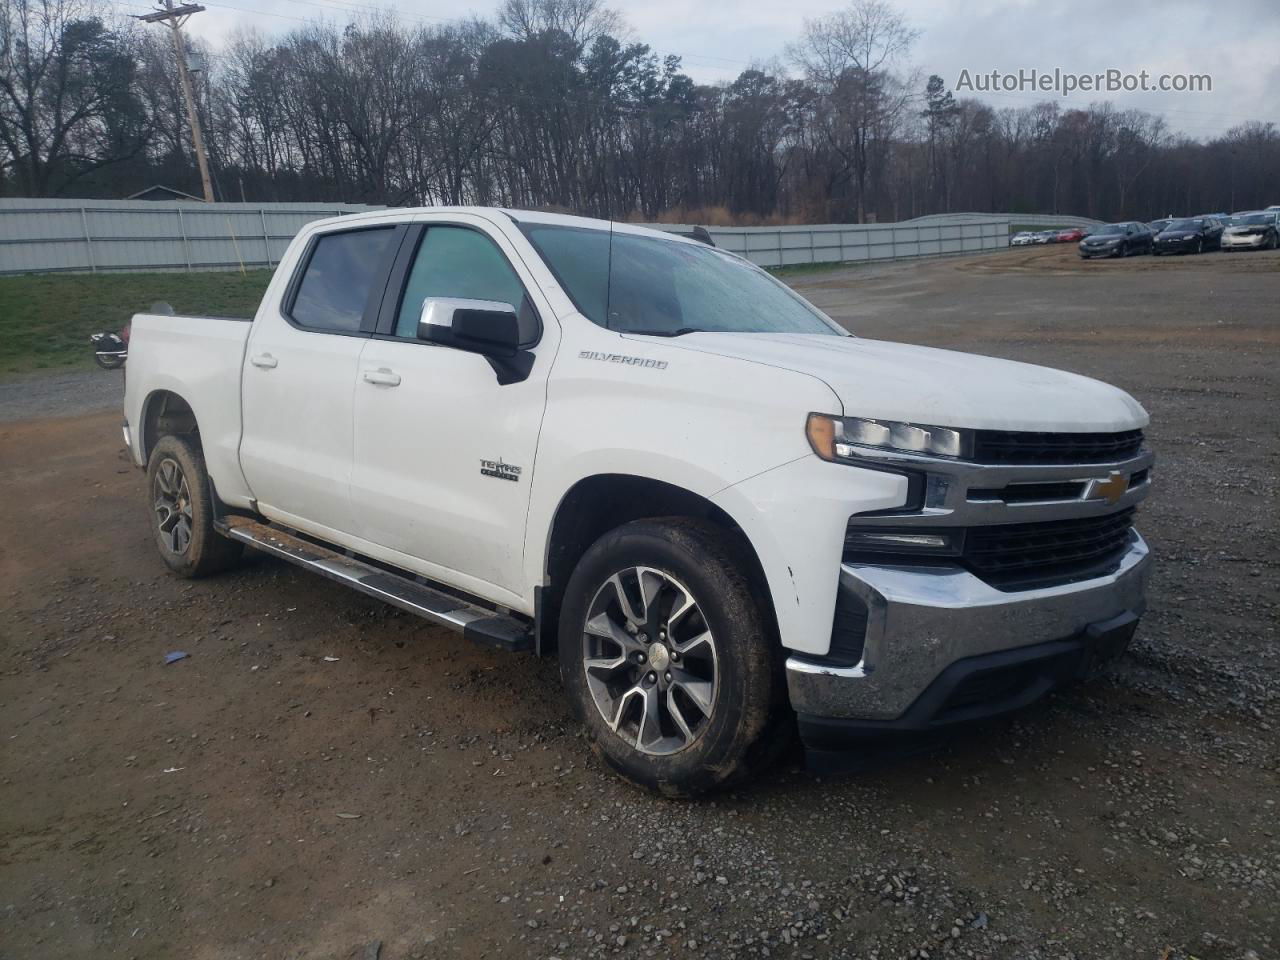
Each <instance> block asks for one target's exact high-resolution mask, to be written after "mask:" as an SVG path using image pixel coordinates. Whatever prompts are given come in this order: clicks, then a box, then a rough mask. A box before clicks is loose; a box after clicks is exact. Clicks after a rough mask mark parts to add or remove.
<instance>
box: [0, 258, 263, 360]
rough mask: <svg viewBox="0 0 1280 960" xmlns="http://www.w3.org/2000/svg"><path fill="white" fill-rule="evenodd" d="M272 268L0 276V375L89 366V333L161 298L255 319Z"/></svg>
mask: <svg viewBox="0 0 1280 960" xmlns="http://www.w3.org/2000/svg"><path fill="white" fill-rule="evenodd" d="M271 274H272V271H270V270H250V271H249V272H248V273H246V274H243V275H242V274H239V273H231V272H219V273H205V272H197V273H112V274H96V275H95V274H81V273H76V274H70V273H68V274H48V273H46V274H27V275H25V276H13V277H0V374H15V373H30V372H32V371H37V370H57V369H67V368H71V367H90V366H92V365H93V355H92V354H91V353H90V351H89V334H91V333H96V332H97V331H99V330H112V331H116V330H119V329H120V328H121V327H123V326H124V324H125V322H126V321H127V320H128V319H129V318H130V317H131V316H133V315H134V314H135V313H145V312H146V311H147V310H149V309H150V308H151V305H152V304H153V303H155V302H156V301H158V300H163V301H165V302H166V303H168V304H170V305H172V307H173V309H174V310H175V311H177V312H178V313H198V314H214V315H217V316H227V317H251V316H253V315H254V313H255V312H256V311H257V309H258V301H260V300H261V299H262V294H263V291H265V290H266V289H267V282H268V281H269V280H270V279H271Z"/></svg>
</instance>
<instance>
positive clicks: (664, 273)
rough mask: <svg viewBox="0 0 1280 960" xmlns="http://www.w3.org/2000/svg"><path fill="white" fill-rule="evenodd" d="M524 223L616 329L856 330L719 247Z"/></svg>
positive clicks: (583, 304)
mask: <svg viewBox="0 0 1280 960" xmlns="http://www.w3.org/2000/svg"><path fill="white" fill-rule="evenodd" d="M520 226H521V229H522V230H523V231H524V234H525V236H527V237H528V238H529V242H530V243H532V244H533V245H534V247H535V248H536V249H537V251H538V253H539V254H541V255H542V258H543V259H544V260H545V261H546V262H547V266H549V267H550V268H551V271H552V272H553V273H554V274H555V275H556V279H557V280H559V281H560V285H561V286H562V287H564V290H565V292H566V293H567V294H569V296H570V297H571V298H572V299H573V302H574V305H575V306H576V307H577V308H578V310H579V312H581V313H582V314H583V316H585V317H586V318H587V319H589V320H591V321H592V322H593V323H596V324H599V325H600V326H602V327H607V328H608V329H610V330H618V331H621V332H624V333H640V334H651V335H654V336H679V335H681V334H684V333H694V332H704V331H705V332H712V333H821V334H829V335H832V336H848V334H847V333H846V332H845V331H844V330H841V329H840V328H838V327H836V326H833V325H832V324H831V323H829V322H828V321H827V320H826V319H825V318H824V317H822V316H821V314H819V313H818V312H817V311H816V310H815V309H814V308H813V307H811V306H809V304H807V303H806V302H805V301H804V300H802V299H801V298H800V297H799V296H797V295H796V294H794V293H792V292H791V290H790V288H788V287H787V286H786V284H784V283H782V282H780V281H778V280H775V279H774V278H773V277H771V276H769V274H767V273H765V272H764V271H763V270H761V269H760V268H759V267H757V266H755V265H754V264H752V263H749V262H747V261H746V260H742V259H740V258H738V257H735V256H732V255H730V254H727V253H724V252H722V251H719V250H716V249H715V248H714V247H708V246H704V245H702V244H695V243H683V242H680V241H677V240H663V239H661V238H658V237H646V236H640V235H637V234H633V233H619V232H611V231H605V230H596V229H589V228H582V227H563V226H557V225H552V224H539V223H527V224H521V225H520Z"/></svg>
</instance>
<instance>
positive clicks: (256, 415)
mask: <svg viewBox="0 0 1280 960" xmlns="http://www.w3.org/2000/svg"><path fill="white" fill-rule="evenodd" d="M406 229H407V228H406V227H405V226H403V225H397V226H375V227H368V228H363V229H357V230H335V231H330V232H326V233H320V234H317V235H316V236H314V237H313V238H312V240H311V242H310V243H309V245H308V247H307V249H306V251H305V252H304V253H303V255H302V257H301V258H300V259H299V261H298V265H297V268H296V270H295V272H294V274H293V276H292V278H291V280H290V283H289V286H288V288H287V290H286V292H285V294H284V296H283V297H282V298H281V299H280V300H279V301H278V302H277V304H276V307H275V309H274V310H271V311H264V312H263V313H262V314H261V315H260V316H259V317H258V319H257V321H256V322H255V323H254V325H253V330H252V332H251V333H250V338H249V346H248V350H247V354H246V357H245V364H244V370H243V373H242V379H241V396H242V419H243V425H242V432H241V438H240V463H241V466H242V468H243V470H244V475H245V479H246V480H248V482H249V487H250V489H251V490H252V491H253V495H254V497H255V498H256V499H257V501H258V506H259V509H260V510H261V511H262V513H263V514H265V515H266V516H268V517H270V518H272V519H275V520H281V521H283V522H285V523H288V524H290V525H291V526H295V527H298V528H299V529H302V530H307V531H309V532H312V533H315V534H317V535H320V536H326V535H329V536H331V535H332V534H334V533H341V534H347V535H350V534H353V533H354V532H355V522H354V518H353V515H352V512H351V498H350V482H351V454H352V439H353V426H352V390H353V387H354V384H355V380H356V369H357V361H358V360H359V357H360V352H361V350H363V349H364V345H365V344H366V343H367V342H368V338H369V335H370V334H371V333H372V331H373V328H374V325H375V323H376V321H377V311H378V306H379V304H380V302H381V297H382V293H383V290H384V289H385V287H386V278H387V275H388V272H389V270H390V267H391V263H392V262H393V260H394V255H395V252H396V250H397V248H398V245H399V242H400V240H401V239H402V237H403V234H404V231H405V230H406Z"/></svg>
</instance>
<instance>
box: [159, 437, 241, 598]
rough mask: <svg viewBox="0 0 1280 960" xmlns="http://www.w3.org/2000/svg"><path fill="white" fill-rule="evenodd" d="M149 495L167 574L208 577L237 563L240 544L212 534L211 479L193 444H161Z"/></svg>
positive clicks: (176, 440)
mask: <svg viewBox="0 0 1280 960" xmlns="http://www.w3.org/2000/svg"><path fill="white" fill-rule="evenodd" d="M147 492H148V495H149V496H150V502H151V530H152V534H153V535H154V537H155V541H156V549H157V550H158V551H159V552H160V559H162V560H163V561H164V562H165V564H166V565H168V567H169V569H170V570H172V571H173V572H174V573H176V574H178V576H180V577H207V576H209V575H210V574H214V573H220V572H221V571H223V570H227V569H229V568H231V567H233V566H235V565H236V563H237V562H239V560H240V556H241V554H242V553H243V552H244V546H243V544H240V543H237V542H236V541H234V540H228V539H227V538H226V537H223V536H222V535H220V534H219V533H218V532H217V531H216V530H214V528H213V504H212V502H211V500H210V493H209V474H208V472H207V471H206V469H205V465H204V454H202V453H201V452H200V447H199V445H198V444H197V443H196V442H195V441H194V440H192V439H191V438H190V437H187V436H178V435H176V434H170V435H169V436H166V437H161V438H160V440H159V442H158V443H156V445H155V448H154V449H153V450H152V451H151V456H150V457H149V458H148V459H147Z"/></svg>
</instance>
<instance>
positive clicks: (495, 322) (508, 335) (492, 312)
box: [418, 297, 520, 357]
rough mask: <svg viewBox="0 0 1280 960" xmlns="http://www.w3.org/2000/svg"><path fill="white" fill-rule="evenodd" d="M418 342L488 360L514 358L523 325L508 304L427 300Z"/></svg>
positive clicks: (424, 303) (423, 303) (423, 306)
mask: <svg viewBox="0 0 1280 960" xmlns="http://www.w3.org/2000/svg"><path fill="white" fill-rule="evenodd" d="M418 339H419V340H426V341H429V342H430V343H438V344H440V345H441V346H445V347H453V348H454V349H455V350H466V351H467V352H469V353H479V354H482V355H484V356H486V357H514V356H515V355H516V353H518V352H519V350H520V323H519V321H518V319H517V317H516V311H515V308H514V307H512V306H511V304H509V303H502V302H500V301H497V300H463V299H447V298H444V297H428V298H427V299H426V300H424V301H423V302H422V314H421V315H420V317H419V319H418Z"/></svg>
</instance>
